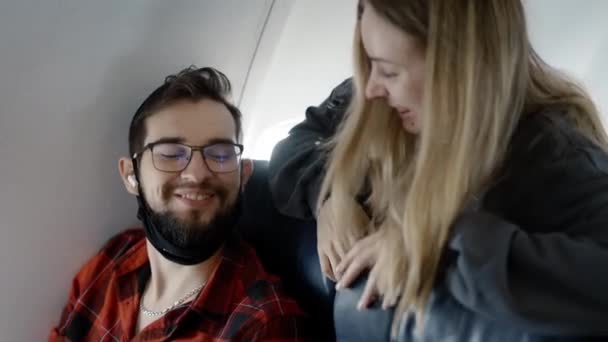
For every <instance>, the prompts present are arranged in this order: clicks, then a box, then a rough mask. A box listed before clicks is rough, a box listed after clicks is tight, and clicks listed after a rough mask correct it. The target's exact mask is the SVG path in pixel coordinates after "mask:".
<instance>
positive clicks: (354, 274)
mask: <svg viewBox="0 0 608 342" xmlns="http://www.w3.org/2000/svg"><path fill="white" fill-rule="evenodd" d="M374 256H375V251H373V250H371V249H369V248H362V249H360V250H358V251H357V254H350V253H349V255H347V258H348V259H347V260H342V263H340V266H338V270H337V272H338V274H339V275H341V276H339V280H340V281H339V282H338V284H337V289H338V290H340V289H343V288H346V287H350V286H351V285H352V283H353V282H354V281H355V280H356V279H357V278H358V277H359V276H360V275H361V273H363V272H364V271H366V270H369V269H370V268H371V267H372V265H373V264H374V262H375V261H376V258H375V257H374Z"/></svg>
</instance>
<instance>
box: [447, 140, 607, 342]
mask: <svg viewBox="0 0 608 342" xmlns="http://www.w3.org/2000/svg"><path fill="white" fill-rule="evenodd" d="M519 177H520V179H521V178H526V179H527V180H526V183H525V184H527V185H529V186H526V188H528V190H527V191H524V192H523V193H524V195H522V196H519V197H518V198H517V201H519V202H520V203H519V204H518V209H517V210H518V212H521V213H522V214H521V215H520V217H521V218H522V219H521V220H517V221H518V224H516V223H514V222H509V221H507V220H505V219H503V218H501V217H499V216H497V215H495V214H492V213H490V212H484V211H479V212H469V213H466V214H464V215H463V217H461V219H460V220H458V221H457V223H456V224H455V226H454V235H453V238H452V240H451V241H450V245H449V250H450V252H451V253H454V255H455V258H453V259H452V260H453V262H452V263H451V264H450V266H449V267H448V269H447V271H446V274H445V277H446V278H445V282H446V286H447V289H448V291H449V292H450V293H451V294H452V295H453V296H454V297H455V299H456V300H458V301H459V302H460V303H462V304H463V305H464V306H465V307H467V308H470V309H472V310H473V311H475V312H477V313H479V314H481V315H483V316H486V317H492V318H495V319H496V320H499V321H505V322H508V323H511V324H514V325H515V326H517V327H519V328H521V329H523V330H524V331H528V332H531V333H540V334H544V333H549V334H562V335H579V334H584V335H602V334H608V157H607V156H606V154H605V153H604V152H602V151H600V150H599V149H597V148H595V149H589V148H578V147H576V148H571V149H568V151H567V152H566V153H564V154H562V155H560V157H559V158H555V159H554V160H552V161H550V162H547V163H543V164H542V165H541V164H537V165H536V167H535V168H534V170H532V169H529V172H527V173H526V174H519ZM548 227H549V228H548Z"/></svg>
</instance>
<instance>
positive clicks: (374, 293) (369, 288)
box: [357, 270, 378, 310]
mask: <svg viewBox="0 0 608 342" xmlns="http://www.w3.org/2000/svg"><path fill="white" fill-rule="evenodd" d="M376 273H377V272H374V270H372V272H370V274H369V278H367V283H366V284H365V289H364V290H363V294H362V295H361V299H359V304H357V309H358V310H363V309H365V308H367V307H369V306H370V304H372V303H373V302H374V301H375V300H376V299H377V298H378V288H377V284H376V281H377V276H376Z"/></svg>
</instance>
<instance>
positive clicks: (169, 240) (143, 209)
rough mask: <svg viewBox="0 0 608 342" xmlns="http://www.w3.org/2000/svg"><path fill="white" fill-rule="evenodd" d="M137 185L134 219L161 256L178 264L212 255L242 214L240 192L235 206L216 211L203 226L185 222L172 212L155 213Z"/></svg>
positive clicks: (196, 261) (201, 260)
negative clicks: (141, 226)
mask: <svg viewBox="0 0 608 342" xmlns="http://www.w3.org/2000/svg"><path fill="white" fill-rule="evenodd" d="M136 172H137V171H136ZM136 174H137V173H136ZM138 183H139V185H138V188H139V194H140V195H139V196H137V202H138V204H139V209H138V212H137V218H138V219H139V220H141V222H142V223H143V225H144V231H145V233H146V237H147V238H148V240H149V241H150V243H151V244H152V246H154V248H155V249H156V250H157V251H158V252H159V253H160V254H161V255H162V256H163V257H165V258H166V259H168V260H170V261H172V262H175V263H177V264H180V265H195V264H198V263H201V262H203V261H205V260H207V259H209V258H210V257H211V256H212V255H213V254H215V252H217V251H218V249H219V248H220V247H221V246H222V245H223V244H224V242H226V240H227V239H228V238H229V237H230V235H232V233H233V232H234V230H235V228H236V224H237V222H238V220H239V218H240V216H241V213H242V209H243V208H242V206H243V201H242V193H241V192H240V191H239V194H238V197H237V199H236V202H235V203H234V205H233V206H232V207H231V208H229V209H228V210H223V211H220V212H218V213H217V215H216V216H215V217H214V218H212V219H211V221H210V222H209V223H208V224H206V225H205V226H206V227H202V226H201V224H197V223H184V222H182V221H180V220H179V219H178V218H177V217H175V216H174V215H173V214H171V213H162V214H159V213H156V212H154V211H153V210H152V209H151V208H150V206H149V205H148V203H147V201H146V199H145V197H144V195H143V194H144V192H143V189H142V187H141V182H138ZM197 225H198V226H197Z"/></svg>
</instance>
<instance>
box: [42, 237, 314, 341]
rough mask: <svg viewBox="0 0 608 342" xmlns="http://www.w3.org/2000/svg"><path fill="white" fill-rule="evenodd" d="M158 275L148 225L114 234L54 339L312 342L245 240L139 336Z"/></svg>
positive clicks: (77, 285) (81, 281) (83, 278)
mask: <svg viewBox="0 0 608 342" xmlns="http://www.w3.org/2000/svg"><path fill="white" fill-rule="evenodd" d="M149 277H150V264H149V261H148V255H147V251H146V239H145V235H144V232H143V230H141V229H134V230H128V231H126V232H124V233H122V234H119V235H117V236H116V237H114V238H113V239H111V240H110V241H109V242H108V243H107V244H106V246H105V247H104V248H103V249H102V250H101V251H100V252H99V253H98V254H97V255H96V256H94V257H93V258H92V259H91V260H89V262H87V263H86V264H85V265H84V267H83V268H82V269H81V270H80V272H78V274H77V275H76V277H75V279H74V281H73V283H72V289H71V291H70V295H69V299H68V304H67V306H66V307H65V309H64V310H63V314H62V316H61V321H60V323H59V325H58V326H57V327H56V328H54V329H53V330H52V331H51V335H50V336H49V341H74V342H75V341H169V340H170V341H216V342H220V341H222V342H223V341H248V342H249V341H266V342H271V341H272V342H287V341H309V340H310V338H309V336H308V335H306V334H307V333H310V331H311V330H310V329H309V328H308V327H307V326H306V324H307V322H308V320H307V319H306V317H305V316H304V315H303V313H302V311H300V309H299V307H298V305H297V303H296V302H295V301H294V300H293V299H290V298H288V297H286V296H285V295H284V294H283V293H282V292H281V290H280V285H279V283H278V280H277V278H276V277H273V276H271V275H269V274H267V273H266V272H264V270H263V268H262V265H261V263H260V262H259V260H258V258H257V256H256V254H255V252H254V251H253V249H252V248H251V247H249V246H247V245H246V244H245V243H244V242H243V241H241V240H240V239H232V240H230V241H229V242H228V243H226V245H225V247H224V249H223V251H222V258H221V261H220V262H219V265H218V266H217V268H216V269H215V271H214V272H213V274H212V276H211V278H210V279H209V281H208V282H207V285H206V286H205V288H204V289H203V291H201V293H200V294H199V295H198V297H197V298H196V299H195V300H194V301H192V302H191V303H188V304H184V305H182V306H180V307H177V308H175V309H173V310H172V311H170V312H168V313H167V314H165V315H164V316H163V317H162V318H159V319H158V320H156V321H155V322H153V323H151V324H150V325H149V326H147V327H146V328H145V329H144V330H142V331H141V332H140V333H139V334H138V335H137V336H135V335H134V333H135V326H136V324H137V317H138V312H139V300H140V297H141V294H142V291H143V289H144V286H145V284H146V282H147V280H148V279H149Z"/></svg>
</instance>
